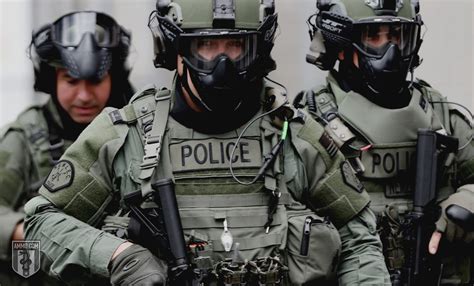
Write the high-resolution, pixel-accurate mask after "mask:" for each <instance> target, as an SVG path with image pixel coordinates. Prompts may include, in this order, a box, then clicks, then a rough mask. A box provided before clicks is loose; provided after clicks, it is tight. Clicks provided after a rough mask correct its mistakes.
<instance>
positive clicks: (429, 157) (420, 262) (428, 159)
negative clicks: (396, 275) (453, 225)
mask: <svg viewBox="0 0 474 286" xmlns="http://www.w3.org/2000/svg"><path fill="white" fill-rule="evenodd" d="M458 144H459V143H458V140H457V139H456V138H453V137H449V136H445V135H441V134H439V133H437V132H435V131H433V130H427V129H420V130H418V141H417V147H416V152H417V155H416V181H415V192H414V197H413V210H412V212H411V213H410V215H409V235H408V239H407V240H408V243H409V254H408V261H407V262H408V264H407V269H406V272H407V284H408V285H439V284H440V279H441V272H442V265H441V262H440V258H439V257H438V256H437V255H431V254H430V253H429V252H428V243H429V240H430V238H431V234H432V233H433V231H434V229H435V227H434V222H435V221H436V219H437V218H438V216H439V212H438V215H437V214H436V211H435V210H437V209H436V198H437V183H438V180H439V177H438V176H437V175H438V171H440V170H439V168H440V167H441V163H442V161H443V160H440V158H439V157H440V154H444V153H442V152H448V153H450V152H455V151H456V150H457V148H458Z"/></svg>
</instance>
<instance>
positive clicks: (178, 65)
mask: <svg viewBox="0 0 474 286" xmlns="http://www.w3.org/2000/svg"><path fill="white" fill-rule="evenodd" d="M183 64H184V63H183V57H182V56H181V55H177V57H176V71H177V72H178V75H179V76H183Z"/></svg>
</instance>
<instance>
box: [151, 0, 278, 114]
mask: <svg viewBox="0 0 474 286" xmlns="http://www.w3.org/2000/svg"><path fill="white" fill-rule="evenodd" d="M156 9H157V10H156V11H154V12H153V13H152V14H151V15H150V20H149V25H148V26H149V27H150V30H151V32H152V35H153V38H154V47H155V49H154V52H155V60H154V63H155V66H156V67H163V68H166V69H169V70H174V69H176V64H177V56H178V55H180V56H181V57H182V58H183V69H184V73H183V76H182V77H183V78H182V79H181V83H182V85H183V87H184V88H185V89H186V91H187V92H188V93H189V94H190V95H191V98H192V100H193V101H194V102H195V103H197V104H198V105H199V106H201V107H203V109H204V110H207V111H212V112H227V111H233V110H235V108H237V107H238V106H239V105H240V104H241V103H242V101H243V100H245V99H244V98H243V97H244V96H246V94H245V92H242V90H243V89H244V88H246V87H248V86H249V85H252V84H253V83H255V82H256V81H259V80H261V79H262V78H263V77H264V76H265V75H267V74H268V73H269V72H270V71H272V70H274V69H275V62H274V61H273V59H272V58H271V56H270V52H271V50H272V48H273V41H274V35H275V31H276V28H277V15H276V14H275V13H274V12H275V3H274V0H239V1H236V0H200V1H196V0H158V1H157V2H156ZM216 39H221V40H224V41H230V42H231V43H232V44H230V45H234V44H235V45H238V49H239V52H238V53H237V54H236V55H235V56H233V55H231V53H232V51H230V50H232V47H230V48H229V49H230V50H228V49H227V48H226V50H223V51H222V53H219V54H218V55H213V56H211V57H207V56H206V55H204V54H202V53H200V52H199V51H201V50H200V49H199V48H200V47H202V45H206V44H207V42H211V41H215V40H216ZM188 71H189V75H190V79H191V81H192V83H193V85H194V86H195V87H196V89H197V91H198V93H199V96H196V95H194V94H193V93H192V91H191V89H190V88H189V86H188V84H187V82H188V78H187V76H188V75H187V74H188Z"/></svg>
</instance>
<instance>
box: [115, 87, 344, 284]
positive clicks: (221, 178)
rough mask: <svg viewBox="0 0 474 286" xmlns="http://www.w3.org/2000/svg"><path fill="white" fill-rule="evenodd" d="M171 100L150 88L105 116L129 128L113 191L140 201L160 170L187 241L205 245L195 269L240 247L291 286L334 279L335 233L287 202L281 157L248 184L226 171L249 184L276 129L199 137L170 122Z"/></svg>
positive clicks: (258, 126)
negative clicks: (274, 264) (278, 270)
mask: <svg viewBox="0 0 474 286" xmlns="http://www.w3.org/2000/svg"><path fill="white" fill-rule="evenodd" d="M171 97H172V92H171V91H169V90H160V91H156V90H155V89H154V88H152V87H150V88H147V89H145V90H144V91H142V92H140V93H139V94H138V95H137V96H135V97H134V98H132V100H131V104H130V105H128V106H126V107H124V108H123V109H121V110H113V111H111V112H110V113H109V116H110V118H111V119H112V122H113V124H114V125H116V124H120V123H134V124H135V125H132V126H131V128H130V130H129V133H128V140H127V141H126V142H125V145H124V146H123V148H122V151H121V152H119V153H118V154H117V156H116V158H115V159H114V170H115V173H116V174H127V175H126V176H127V178H121V179H120V180H119V182H118V183H119V184H120V187H119V188H120V189H121V190H132V191H136V190H141V192H142V194H143V197H145V196H146V195H147V194H148V193H149V192H150V191H151V188H150V179H151V176H152V173H153V170H154V169H155V168H156V166H157V165H159V168H158V169H157V170H159V177H160V178H171V179H173V181H174V182H175V192H176V195H177V201H178V207H179V212H180V216H181V220H182V225H183V231H184V233H185V236H186V237H187V239H188V240H189V239H194V240H197V241H199V242H205V247H202V244H200V245H201V246H200V247H198V248H196V249H194V256H195V261H198V262H197V264H206V265H209V266H213V267H216V265H218V264H219V263H221V262H222V261H225V260H226V259H230V258H232V256H233V255H234V250H235V249H234V247H235V245H236V243H238V244H239V255H240V256H241V258H242V259H243V260H245V261H256V260H258V259H259V258H262V257H278V259H280V260H281V261H282V263H283V264H284V265H286V266H287V267H288V268H289V279H290V280H291V281H292V283H294V284H296V285H299V284H302V283H305V282H307V281H314V279H322V280H325V279H331V278H333V275H334V273H335V270H336V265H337V260H338V257H339V249H340V238H339V235H338V232H337V230H336V228H335V227H334V226H333V225H332V224H331V223H330V222H329V221H328V220H327V219H325V218H323V217H320V216H318V215H316V214H315V213H314V212H313V211H311V210H310V209H308V208H307V207H306V206H304V205H303V204H301V203H299V202H297V201H295V200H294V199H293V198H292V195H291V194H290V193H289V192H288V189H287V187H286V182H285V179H284V176H283V172H284V171H285V170H284V164H283V161H282V159H283V158H282V154H281V153H280V154H279V156H278V157H277V158H276V160H275V162H274V164H273V166H272V167H270V168H269V170H267V171H266V173H265V176H264V178H263V179H260V180H258V181H257V182H256V183H254V184H250V185H241V184H239V183H237V182H236V181H235V180H234V179H233V178H232V175H231V173H230V171H229V164H230V162H231V161H232V164H233V169H234V174H235V176H236V177H238V178H239V179H240V180H242V181H250V180H251V179H252V178H254V176H255V175H256V173H257V171H258V170H259V169H260V167H261V165H262V162H263V160H264V156H265V155H267V154H269V153H270V151H271V149H272V147H273V146H275V145H276V144H277V142H278V141H279V136H280V135H281V130H280V129H279V128H277V127H275V126H273V124H272V121H271V120H270V118H269V117H268V116H266V117H263V118H262V119H259V120H257V121H256V122H255V123H254V124H252V125H251V126H250V127H249V128H248V129H247V130H246V132H245V133H244V134H243V136H242V138H241V139H240V140H238V141H237V138H238V136H239V134H240V133H241V132H242V130H243V129H244V126H242V127H240V128H239V129H237V130H233V131H230V132H227V133H225V134H218V135H215V134H213V135H209V134H203V133H199V132H197V131H194V130H192V129H189V128H187V127H185V126H183V125H181V124H180V123H179V122H177V121H175V120H174V119H173V118H171V117H170V116H169V110H170V101H171ZM260 114H261V113H258V114H257V115H255V116H258V115H260ZM235 144H237V145H235ZM234 146H236V148H235V149H236V150H235V153H234V155H233V156H232V154H231V153H232V149H233V148H234ZM137 158H142V160H137ZM124 195H125V194H122V197H123V196H124ZM224 232H227V233H230V234H231V235H232V238H233V244H232V245H231V246H232V247H231V248H230V249H229V248H227V247H226V245H225V243H223V240H222V235H223V234H224ZM203 260H205V261H206V262H203ZM234 278H235V277H234ZM267 278H268V277H267ZM267 278H265V279H267ZM236 279H237V278H236ZM268 283H270V282H268ZM269 285H270V284H269ZM279 285H286V284H279Z"/></svg>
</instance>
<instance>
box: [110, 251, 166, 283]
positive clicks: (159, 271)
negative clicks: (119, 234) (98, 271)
mask: <svg viewBox="0 0 474 286" xmlns="http://www.w3.org/2000/svg"><path fill="white" fill-rule="evenodd" d="M166 273H167V266H166V264H165V263H164V262H163V261H162V260H160V259H158V258H156V257H155V256H153V254H151V252H150V251H149V250H148V249H146V248H144V247H142V246H140V245H138V244H133V245H131V246H130V247H128V248H127V249H125V250H124V251H123V252H121V253H120V254H119V255H118V256H117V257H115V259H114V260H112V262H111V263H110V282H111V283H112V285H153V286H154V285H165V284H166Z"/></svg>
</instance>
